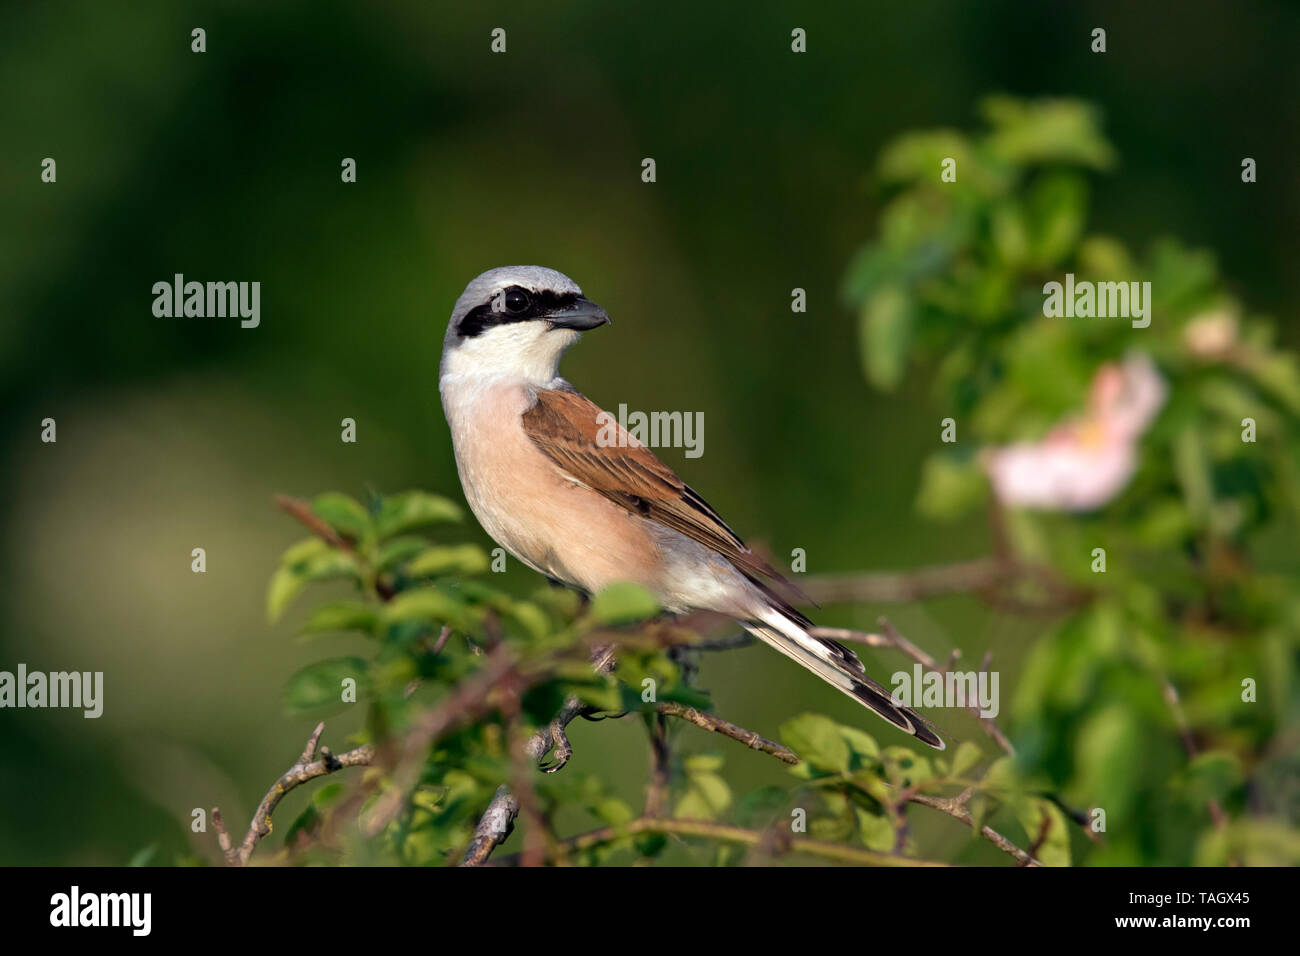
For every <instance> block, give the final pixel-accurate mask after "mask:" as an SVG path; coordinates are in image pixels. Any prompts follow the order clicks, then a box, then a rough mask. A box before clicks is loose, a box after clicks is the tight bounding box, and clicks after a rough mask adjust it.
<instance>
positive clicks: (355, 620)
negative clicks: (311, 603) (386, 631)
mask: <svg viewBox="0 0 1300 956" xmlns="http://www.w3.org/2000/svg"><path fill="white" fill-rule="evenodd" d="M378 624H379V608H377V607H376V606H375V605H373V604H365V603H363V602H361V601H335V602H333V603H330V604H322V605H321V606H320V607H318V608H317V609H316V610H315V611H313V612H312V614H311V617H309V618H307V623H305V624H304V625H303V626H302V631H301V633H303V634H319V633H321V632H323V631H362V632H364V633H366V634H373V633H374V630H375V627H376V626H377V625H378Z"/></svg>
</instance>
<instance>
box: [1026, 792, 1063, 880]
mask: <svg viewBox="0 0 1300 956" xmlns="http://www.w3.org/2000/svg"><path fill="white" fill-rule="evenodd" d="M1016 819H1018V820H1019V821H1020V825H1021V826H1022V827H1024V830H1025V834H1026V836H1028V838H1029V846H1030V847H1032V846H1033V845H1035V844H1037V845H1038V850H1037V852H1036V853H1035V854H1034V856H1035V858H1036V859H1037V860H1038V861H1039V862H1040V863H1042V864H1043V865H1044V866H1069V865H1070V831H1069V829H1068V828H1067V827H1066V823H1065V814H1063V813H1062V812H1061V808H1060V807H1058V806H1057V805H1056V804H1054V803H1052V802H1051V801H1050V800H1047V799H1044V798H1042V797H1028V798H1025V799H1023V800H1018V801H1016ZM1025 849H1026V850H1028V849H1029V847H1025Z"/></svg>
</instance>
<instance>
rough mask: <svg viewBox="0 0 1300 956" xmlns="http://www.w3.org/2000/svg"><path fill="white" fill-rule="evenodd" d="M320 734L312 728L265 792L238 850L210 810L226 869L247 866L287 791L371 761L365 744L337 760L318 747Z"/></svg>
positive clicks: (320, 728)
mask: <svg viewBox="0 0 1300 956" xmlns="http://www.w3.org/2000/svg"><path fill="white" fill-rule="evenodd" d="M324 730H325V724H324V723H320V724H317V725H316V729H315V730H314V731H312V735H311V737H310V738H308V740H307V746H306V747H304V748H303V751H302V755H301V756H300V757H299V758H298V762H297V763H295V764H294V765H293V766H292V767H290V768H289V769H288V770H286V771H285V772H284V773H283V774H281V775H280V779H278V780H277V781H276V782H275V783H274V784H273V785H272V786H271V789H270V790H268V791H267V792H266V796H264V797H263V798H262V802H261V803H260V804H258V806H257V812H256V813H254V814H253V822H252V823H251V824H249V827H248V833H247V834H246V835H245V836H244V839H243V841H242V842H241V843H240V844H239V846H238V847H235V846H233V845H232V843H231V840H230V834H229V833H228V832H227V831H226V827H225V823H224V821H223V820H222V818H221V811H220V810H219V809H218V808H216V807H213V809H212V822H213V825H214V826H215V827H216V830H217V842H218V844H219V845H220V846H221V852H222V854H223V855H224V856H225V858H226V863H227V864H228V865H230V866H245V865H247V863H248V861H249V859H250V858H251V857H252V855H253V850H254V848H256V846H257V843H258V841H259V840H261V839H262V838H263V837H265V836H267V835H269V834H270V832H271V827H272V823H271V814H272V813H274V812H275V808H276V807H277V806H278V805H279V803H280V801H281V800H282V799H284V795H285V794H286V793H288V792H289V791H290V790H292V789H294V788H295V787H298V786H301V785H302V784H304V783H306V782H307V781H308V780H314V779H316V778H317V777H323V776H326V775H327V774H331V773H334V772H335V771H338V770H342V769H343V768H344V767H362V766H367V765H369V764H370V763H371V762H372V761H373V760H374V756H375V748H374V747H372V746H370V745H369V744H367V745H365V746H363V747H357V748H356V749H355V750H349V751H348V752H347V753H343V754H338V755H337V756H336V755H334V754H332V753H330V749H329V748H328V747H320V746H319V744H320V736H321V733H323V732H324Z"/></svg>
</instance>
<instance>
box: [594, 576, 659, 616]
mask: <svg viewBox="0 0 1300 956" xmlns="http://www.w3.org/2000/svg"><path fill="white" fill-rule="evenodd" d="M588 613H589V614H590V615H591V619H592V620H593V621H595V622H596V623H597V624H629V623H632V622H633V621H642V620H645V619H646V618H648V617H654V616H655V615H656V614H658V613H659V602H657V601H656V600H655V599H654V596H653V595H652V594H651V593H650V592H649V591H647V590H646V589H645V588H643V587H641V585H639V584H633V583H632V582H631V581H616V582H615V583H614V584H611V585H610V586H609V587H607V588H603V589H602V590H601V591H599V592H598V593H597V594H596V596H595V597H593V598H592V599H591V607H590V608H589V609H588Z"/></svg>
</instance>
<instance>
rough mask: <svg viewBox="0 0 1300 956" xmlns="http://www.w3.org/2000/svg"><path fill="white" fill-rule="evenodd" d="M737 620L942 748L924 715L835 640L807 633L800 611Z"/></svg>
mask: <svg viewBox="0 0 1300 956" xmlns="http://www.w3.org/2000/svg"><path fill="white" fill-rule="evenodd" d="M796 618H797V619H796ZM740 623H741V626H743V627H744V628H745V630H747V631H749V632H750V633H751V634H753V635H754V636H755V637H757V638H759V639H760V640H762V641H764V642H765V643H767V644H770V645H771V646H772V647H774V648H776V649H777V650H778V651H780V652H781V653H782V654H784V655H785V656H786V657H788V658H790V659H791V660H793V661H795V662H796V663H798V664H801V665H802V666H804V667H806V668H808V670H810V671H812V672H813V673H814V674H816V675H817V676H818V677H820V678H821V679H822V680H824V681H826V683H828V684H830V685H832V686H833V687H836V688H838V689H839V690H841V691H843V692H844V693H845V694H847V695H848V696H850V697H852V698H853V699H854V700H856V701H857V702H858V703H859V704H862V705H863V706H864V707H867V708H869V709H871V710H873V711H875V712H876V713H877V714H879V715H880V716H881V717H883V718H885V720H887V721H889V722H890V723H891V724H893V725H894V726H895V727H897V728H898V729H899V730H902V731H905V732H906V733H909V734H912V735H913V736H914V737H916V739H917V740H920V741H922V742H923V743H926V744H929V745H930V746H931V747H933V748H935V749H936V750H943V749H944V742H943V738H942V737H940V736H939V735H938V734H937V733H935V731H934V728H933V727H932V726H931V724H930V723H929V722H928V721H927V720H926V719H925V718H924V717H922V716H921V715H920V714H918V713H916V712H915V711H914V710H912V709H911V708H910V707H904V706H903V705H902V704H900V703H898V701H896V700H894V698H893V695H891V694H890V693H889V691H887V690H886V689H885V688H884V687H881V686H880V685H879V684H877V683H876V682H875V681H873V680H872V679H871V678H870V677H868V676H867V673H866V669H865V668H864V667H863V666H862V661H860V660H858V655H857V654H855V653H853V651H852V650H850V649H849V648H847V647H845V646H844V645H843V644H840V643H839V642H837V641H832V640H828V639H826V638H821V637H816V636H814V635H812V634H810V633H808V628H809V627H811V626H812V622H811V621H809V620H808V619H807V618H805V617H804V616H803V615H802V614H799V612H797V611H795V612H794V614H790V613H789V612H788V611H787V612H783V611H781V610H778V609H775V608H774V609H773V610H772V611H771V613H770V614H768V615H766V616H765V617H764V619H763V620H761V621H741V622H740Z"/></svg>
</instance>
